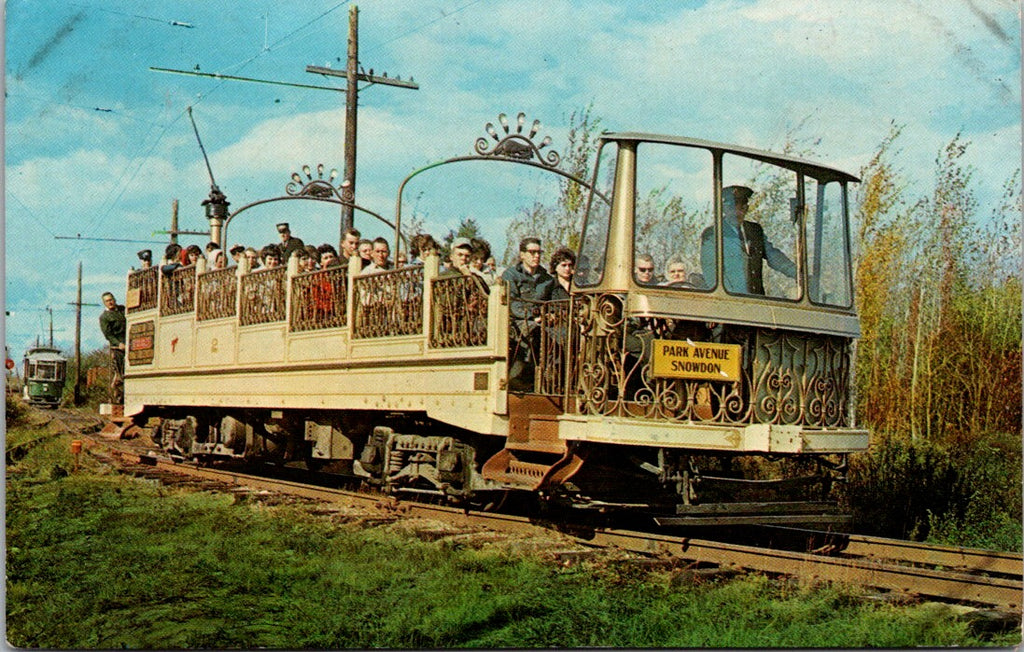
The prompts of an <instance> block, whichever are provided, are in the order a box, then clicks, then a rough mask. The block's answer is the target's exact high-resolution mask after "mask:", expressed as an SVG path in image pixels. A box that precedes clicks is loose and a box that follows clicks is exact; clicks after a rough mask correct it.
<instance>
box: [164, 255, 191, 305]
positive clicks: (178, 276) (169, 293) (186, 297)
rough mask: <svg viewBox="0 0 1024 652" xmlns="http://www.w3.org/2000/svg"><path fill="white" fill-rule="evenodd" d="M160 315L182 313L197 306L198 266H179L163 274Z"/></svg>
mask: <svg viewBox="0 0 1024 652" xmlns="http://www.w3.org/2000/svg"><path fill="white" fill-rule="evenodd" d="M161 278H162V280H161V283H162V285H163V287H162V288H161V290H160V316H161V317H165V316H167V315H180V314H182V313H186V312H191V311H192V310H193V309H194V308H195V290H196V268H195V266H194V265H187V266H185V267H179V268H177V269H175V270H174V271H172V272H171V273H170V274H162V275H161Z"/></svg>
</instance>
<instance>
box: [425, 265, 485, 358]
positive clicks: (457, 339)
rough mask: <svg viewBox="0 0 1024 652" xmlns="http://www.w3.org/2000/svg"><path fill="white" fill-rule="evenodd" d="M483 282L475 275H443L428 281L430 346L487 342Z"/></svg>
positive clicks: (472, 344) (438, 346)
mask: <svg viewBox="0 0 1024 652" xmlns="http://www.w3.org/2000/svg"><path fill="white" fill-rule="evenodd" d="M488 293H489V291H488V288H487V284H486V282H485V281H484V280H483V279H482V278H480V277H479V276H464V275H461V274H460V275H459V276H443V277H439V278H435V279H433V281H432V282H431V295H430V296H431V304H430V305H431V308H430V311H431V315H430V346H431V347H432V348H436V349H446V348H453V347H460V346H482V345H484V344H487V295H488Z"/></svg>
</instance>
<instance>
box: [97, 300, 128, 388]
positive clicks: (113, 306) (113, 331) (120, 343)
mask: <svg viewBox="0 0 1024 652" xmlns="http://www.w3.org/2000/svg"><path fill="white" fill-rule="evenodd" d="M103 305H104V306H105V307H106V310H104V311H103V314H101V315H100V331H101V332H102V333H103V337H105V338H107V342H108V343H109V344H110V402H111V403H121V402H123V401H124V348H125V347H124V336H125V318H124V306H121V305H118V303H117V299H115V298H114V295H113V293H111V292H104V293H103Z"/></svg>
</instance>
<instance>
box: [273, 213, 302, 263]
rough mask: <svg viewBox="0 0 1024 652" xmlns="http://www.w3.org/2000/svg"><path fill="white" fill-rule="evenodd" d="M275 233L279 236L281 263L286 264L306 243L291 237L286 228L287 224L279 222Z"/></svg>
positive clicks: (289, 230) (290, 232)
mask: <svg viewBox="0 0 1024 652" xmlns="http://www.w3.org/2000/svg"><path fill="white" fill-rule="evenodd" d="M277 232H278V233H279V234H280V235H281V244H280V247H281V256H282V260H281V262H282V263H284V264H286V265H287V264H288V259H289V258H291V257H292V254H293V253H295V252H296V251H298V250H299V249H304V248H305V247H306V243H304V242H303V241H302V240H299V239H298V238H293V237H292V231H291V229H289V228H288V222H281V223H280V224H278V225H277Z"/></svg>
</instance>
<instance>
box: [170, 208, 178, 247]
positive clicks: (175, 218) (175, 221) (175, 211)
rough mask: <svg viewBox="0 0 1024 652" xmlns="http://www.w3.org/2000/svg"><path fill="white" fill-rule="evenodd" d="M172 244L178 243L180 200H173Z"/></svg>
mask: <svg viewBox="0 0 1024 652" xmlns="http://www.w3.org/2000/svg"><path fill="white" fill-rule="evenodd" d="M171 244H178V200H177V199H175V200H174V201H172V202H171Z"/></svg>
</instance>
